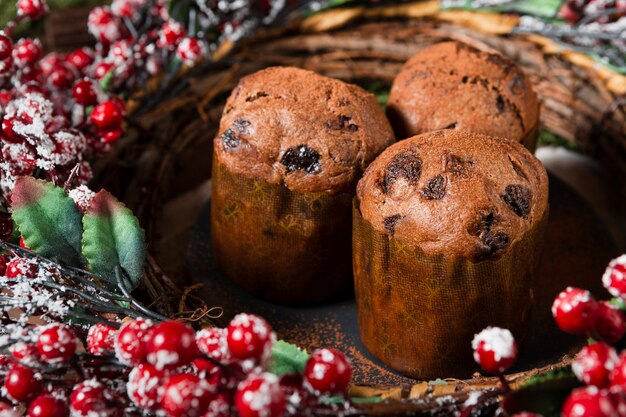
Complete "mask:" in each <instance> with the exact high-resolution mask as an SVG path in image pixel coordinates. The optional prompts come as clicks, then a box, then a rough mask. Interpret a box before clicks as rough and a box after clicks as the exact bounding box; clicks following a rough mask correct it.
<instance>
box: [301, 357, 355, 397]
mask: <svg viewBox="0 0 626 417" xmlns="http://www.w3.org/2000/svg"><path fill="white" fill-rule="evenodd" d="M350 378H352V367H351V365H350V361H348V359H347V358H346V357H345V356H344V355H343V353H341V352H339V351H337V350H335V349H318V350H316V351H314V352H313V354H312V355H311V357H310V358H309V360H308V361H307V363H306V367H305V368H304V383H305V385H306V386H307V387H308V388H310V389H311V390H312V391H316V392H324V393H333V394H334V393H341V392H344V391H345V390H346V389H347V388H348V384H350Z"/></svg>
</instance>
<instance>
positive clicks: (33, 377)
mask: <svg viewBox="0 0 626 417" xmlns="http://www.w3.org/2000/svg"><path fill="white" fill-rule="evenodd" d="M4 388H5V389H6V391H7V393H8V394H9V395H10V396H11V398H13V399H14V400H15V401H19V402H26V401H29V400H31V399H33V398H35V397H36V396H37V395H38V394H39V392H40V391H41V380H40V379H39V375H38V374H37V373H36V372H35V371H34V370H33V369H31V368H27V367H25V366H22V365H18V364H15V365H13V366H12V367H11V369H9V372H7V374H6V377H5V379H4Z"/></svg>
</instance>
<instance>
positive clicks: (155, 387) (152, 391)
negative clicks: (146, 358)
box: [126, 363, 165, 411]
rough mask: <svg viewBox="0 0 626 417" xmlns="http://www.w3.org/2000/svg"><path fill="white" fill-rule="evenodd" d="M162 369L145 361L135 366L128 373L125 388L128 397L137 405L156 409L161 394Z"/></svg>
mask: <svg viewBox="0 0 626 417" xmlns="http://www.w3.org/2000/svg"><path fill="white" fill-rule="evenodd" d="M164 377H165V373H164V371H160V370H158V369H156V368H155V367H154V366H152V365H149V364H147V363H143V364H141V365H138V366H136V367H135V368H133V369H132V371H130V374H129V375H128V384H127V385H126V390H127V392H128V398H130V399H131V400H132V402H133V403H135V405H136V406H137V407H140V408H143V409H145V410H150V411H156V409H157V408H158V407H159V405H160V404H161V398H162V396H163V384H162V382H163V378H164Z"/></svg>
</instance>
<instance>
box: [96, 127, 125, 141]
mask: <svg viewBox="0 0 626 417" xmlns="http://www.w3.org/2000/svg"><path fill="white" fill-rule="evenodd" d="M122 133H123V132H122V129H113V130H105V131H102V132H100V135H101V136H102V141H103V142H104V143H114V142H117V140H118V139H119V138H120V137H122Z"/></svg>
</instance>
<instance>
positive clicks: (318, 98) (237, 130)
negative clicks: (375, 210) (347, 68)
mask: <svg viewBox="0 0 626 417" xmlns="http://www.w3.org/2000/svg"><path fill="white" fill-rule="evenodd" d="M214 141H215V152H216V156H217V159H218V161H219V162H220V163H221V164H223V165H225V166H226V167H227V168H228V169H229V170H231V171H233V172H236V173H239V174H244V175H246V176H249V177H254V178H260V179H263V180H265V181H267V182H269V183H272V184H279V183H284V184H285V185H286V186H287V188H289V189H290V190H292V191H296V192H323V193H327V194H337V193H341V192H352V193H353V192H354V188H355V185H356V182H357V181H358V179H359V178H360V176H361V174H362V173H363V171H364V170H365V168H366V167H367V166H368V164H369V163H370V162H371V161H372V160H373V159H374V158H375V157H376V155H378V154H379V153H380V152H381V151H382V150H383V149H385V148H386V147H387V146H389V145H390V144H392V143H393V142H394V136H393V131H392V129H391V126H390V125H389V122H388V120H387V118H386V117H385V113H384V111H383V109H382V108H381V106H380V104H379V103H378V101H377V100H376V97H374V96H373V95H372V94H369V93H367V92H366V91H365V90H363V89H362V88H360V87H357V86H355V85H352V84H347V83H344V82H342V81H339V80H335V79H332V78H327V77H323V76H321V75H319V74H316V73H314V72H311V71H305V70H302V69H298V68H288V67H273V68H268V69H265V70H262V71H259V72H256V73H254V74H252V75H249V76H247V77H245V78H242V79H241V81H239V85H238V86H237V87H236V88H235V89H234V90H233V92H232V94H231V95H230V97H229V98H228V101H227V103H226V107H225V109H224V113H223V115H222V120H221V122H220V129H219V132H218V134H217V136H216V137H215V140H214Z"/></svg>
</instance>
